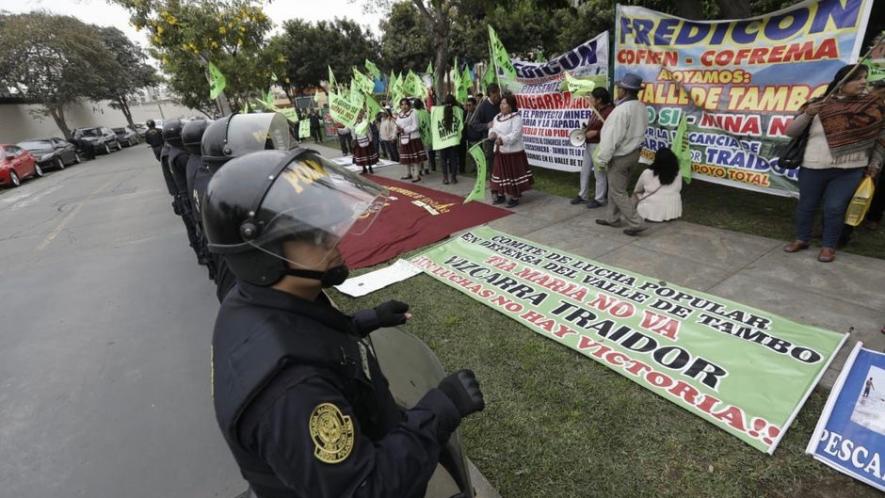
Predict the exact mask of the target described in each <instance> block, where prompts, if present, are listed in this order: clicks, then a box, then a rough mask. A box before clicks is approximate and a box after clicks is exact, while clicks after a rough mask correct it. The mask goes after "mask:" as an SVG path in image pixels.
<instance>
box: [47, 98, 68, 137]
mask: <svg viewBox="0 0 885 498" xmlns="http://www.w3.org/2000/svg"><path fill="white" fill-rule="evenodd" d="M46 111H47V112H49V115H50V116H52V120H53V121H55V125H56V126H58V129H59V130H61V132H62V133H63V134H64V136H65V138H67V139H70V138H71V130H70V128H68V123H67V122H66V121H65V110H64V104H46Z"/></svg>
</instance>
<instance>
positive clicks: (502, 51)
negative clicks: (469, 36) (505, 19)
mask: <svg viewBox="0 0 885 498" xmlns="http://www.w3.org/2000/svg"><path fill="white" fill-rule="evenodd" d="M489 43H491V47H492V57H493V58H494V64H495V69H496V70H495V73H496V74H498V78H499V80H500V77H501V76H502V75H503V76H504V77H506V78H507V79H509V80H515V79H516V68H514V67H513V63H512V62H511V61H510V55H508V54H507V49H506V48H504V44H503V43H501V40H500V39H499V38H498V34H497V33H495V28H493V27H492V26H491V25H489Z"/></svg>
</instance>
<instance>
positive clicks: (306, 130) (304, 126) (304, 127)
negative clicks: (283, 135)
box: [298, 119, 310, 140]
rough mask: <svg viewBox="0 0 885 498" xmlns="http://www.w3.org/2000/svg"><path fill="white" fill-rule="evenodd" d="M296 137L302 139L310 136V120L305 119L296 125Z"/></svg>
mask: <svg viewBox="0 0 885 498" xmlns="http://www.w3.org/2000/svg"><path fill="white" fill-rule="evenodd" d="M298 138H300V139H302V140H304V139H305V138H310V120H309V119H305V120H302V121H301V124H299V125H298Z"/></svg>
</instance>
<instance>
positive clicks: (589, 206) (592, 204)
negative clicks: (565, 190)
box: [587, 199, 605, 209]
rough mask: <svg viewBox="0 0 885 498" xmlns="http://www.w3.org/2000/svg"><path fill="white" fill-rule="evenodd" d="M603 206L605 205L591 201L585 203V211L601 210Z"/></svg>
mask: <svg viewBox="0 0 885 498" xmlns="http://www.w3.org/2000/svg"><path fill="white" fill-rule="evenodd" d="M603 206H605V203H604V202H599V201H597V200H596V199H593V200H592V201H590V202H588V203H587V209H596V208H601V207H603Z"/></svg>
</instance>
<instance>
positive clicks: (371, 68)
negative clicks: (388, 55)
mask: <svg viewBox="0 0 885 498" xmlns="http://www.w3.org/2000/svg"><path fill="white" fill-rule="evenodd" d="M364 66H366V71H368V72H369V74H371V75H372V78H375V79H379V78H381V70H380V69H378V66H376V65H375V63H374V62H372V61H370V60H369V59H366V63H365V64H364Z"/></svg>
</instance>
